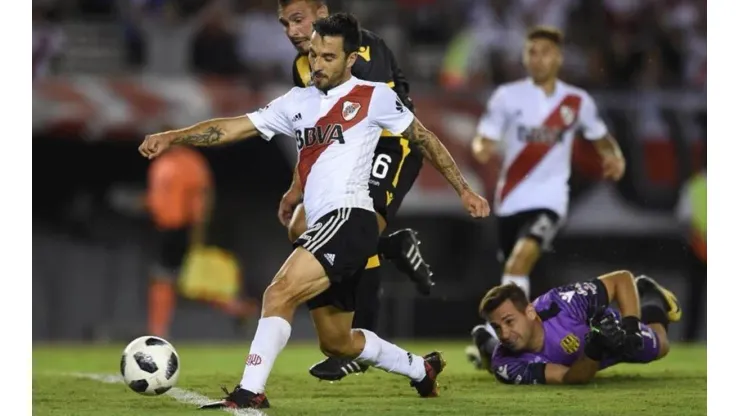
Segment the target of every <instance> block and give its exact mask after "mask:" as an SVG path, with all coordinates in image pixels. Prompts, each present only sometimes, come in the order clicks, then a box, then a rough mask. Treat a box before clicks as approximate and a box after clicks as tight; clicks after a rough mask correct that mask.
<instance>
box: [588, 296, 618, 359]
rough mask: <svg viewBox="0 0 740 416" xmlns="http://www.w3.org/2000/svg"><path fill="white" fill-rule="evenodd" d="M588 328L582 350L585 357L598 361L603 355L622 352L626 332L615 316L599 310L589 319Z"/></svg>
mask: <svg viewBox="0 0 740 416" xmlns="http://www.w3.org/2000/svg"><path fill="white" fill-rule="evenodd" d="M589 326H590V328H591V329H590V331H589V332H588V333H587V334H586V346H585V349H584V353H585V354H586V356H587V357H589V358H591V359H592V360H595V361H600V360H601V359H603V357H604V355H605V354H610V355H617V354H619V353H620V352H621V351H622V348H623V346H624V343H625V338H626V332H625V331H624V329H623V328H622V326H621V323H620V322H619V319H617V317H616V315H614V314H613V313H610V312H608V311H606V310H605V309H601V310H600V311H599V312H597V313H596V314H595V315H594V316H593V317H592V318H591V319H590V321H589Z"/></svg>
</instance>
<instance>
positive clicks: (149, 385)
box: [121, 336, 180, 396]
mask: <svg viewBox="0 0 740 416" xmlns="http://www.w3.org/2000/svg"><path fill="white" fill-rule="evenodd" d="M121 375H122V376H123V381H124V382H125V383H126V385H127V386H129V387H130V388H131V390H133V391H135V392H137V393H139V394H144V395H147V396H157V395H160V394H163V393H165V392H167V391H168V390H169V389H171V388H172V387H174V386H175V384H176V383H177V378H178V377H179V376H180V357H179V356H178V355H177V351H175V347H173V346H172V344H170V343H169V342H167V341H166V340H164V339H162V338H159V337H155V336H144V337H140V338H136V339H135V340H133V341H131V343H130V344H128V345H127V346H126V349H124V350H123V355H122V356H121Z"/></svg>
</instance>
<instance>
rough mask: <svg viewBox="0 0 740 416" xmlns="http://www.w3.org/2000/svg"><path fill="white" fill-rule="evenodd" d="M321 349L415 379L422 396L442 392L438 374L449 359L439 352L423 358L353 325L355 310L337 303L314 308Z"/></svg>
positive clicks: (312, 313) (313, 315)
mask: <svg viewBox="0 0 740 416" xmlns="http://www.w3.org/2000/svg"><path fill="white" fill-rule="evenodd" d="M311 318H312V319H313V321H314V325H315V326H316V330H317V332H318V334H319V342H320V343H321V350H322V351H323V352H324V353H325V354H327V355H329V356H336V357H343V358H348V359H355V360H357V361H361V362H365V363H367V364H369V365H372V366H374V367H377V368H380V369H382V370H385V371H387V372H390V373H394V374H400V375H403V376H406V377H408V378H409V379H410V380H411V386H413V387H415V388H416V390H417V392H418V393H419V395H420V396H422V397H435V396H437V395H439V389H438V385H437V377H438V375H439V373H440V372H442V370H443V369H444V366H445V362H444V360H443V359H442V357H441V355H440V354H439V353H438V352H433V353H431V354H428V355H426V356H425V357H420V356H418V355H415V354H412V353H410V352H408V351H406V350H404V349H402V348H400V347H398V346H397V345H394V344H391V343H390V342H388V341H385V340H383V339H381V338H380V337H378V336H377V335H376V334H375V333H374V332H372V331H368V330H366V329H355V330H352V329H351V328H350V324H351V322H352V313H351V312H344V311H341V310H339V309H338V308H336V307H334V306H324V307H321V308H317V309H314V310H312V311H311Z"/></svg>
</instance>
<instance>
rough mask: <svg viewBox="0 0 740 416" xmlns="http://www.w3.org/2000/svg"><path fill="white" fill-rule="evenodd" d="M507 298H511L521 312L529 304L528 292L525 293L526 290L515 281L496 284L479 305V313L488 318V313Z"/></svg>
mask: <svg viewBox="0 0 740 416" xmlns="http://www.w3.org/2000/svg"><path fill="white" fill-rule="evenodd" d="M507 300H510V301H511V303H513V304H514V306H515V307H516V309H517V310H518V311H519V312H524V310H525V309H526V308H527V305H529V300H527V294H526V293H524V290H522V288H521V287H519V286H517V285H515V284H514V283H509V284H505V285H501V286H495V287H494V288H493V289H491V290H489V291H488V292H487V293H486V294H485V296H483V299H481V301H480V304H479V305H478V313H480V316H481V317H483V318H484V319H486V320H488V315H490V314H491V312H493V311H495V310H496V309H498V307H499V306H501V304H502V303H504V302H506V301H507Z"/></svg>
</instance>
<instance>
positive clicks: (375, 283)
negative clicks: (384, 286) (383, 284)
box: [352, 266, 382, 332]
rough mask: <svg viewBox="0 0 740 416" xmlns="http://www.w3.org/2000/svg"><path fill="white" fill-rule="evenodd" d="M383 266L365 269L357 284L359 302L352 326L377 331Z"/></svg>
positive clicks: (356, 304) (356, 305)
mask: <svg viewBox="0 0 740 416" xmlns="http://www.w3.org/2000/svg"><path fill="white" fill-rule="evenodd" d="M381 268H382V266H381V267H374V268H372V269H365V271H363V273H362V277H361V278H360V282H359V283H358V284H357V294H356V296H357V302H356V303H355V317H354V320H353V321H352V328H361V329H367V330H368V331H373V332H375V330H376V328H377V326H378V313H379V312H380V276H381V271H380V270H381Z"/></svg>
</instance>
